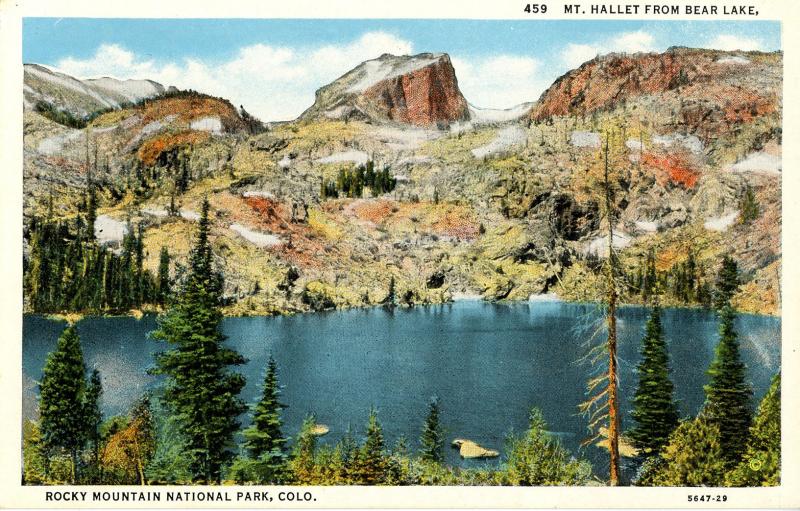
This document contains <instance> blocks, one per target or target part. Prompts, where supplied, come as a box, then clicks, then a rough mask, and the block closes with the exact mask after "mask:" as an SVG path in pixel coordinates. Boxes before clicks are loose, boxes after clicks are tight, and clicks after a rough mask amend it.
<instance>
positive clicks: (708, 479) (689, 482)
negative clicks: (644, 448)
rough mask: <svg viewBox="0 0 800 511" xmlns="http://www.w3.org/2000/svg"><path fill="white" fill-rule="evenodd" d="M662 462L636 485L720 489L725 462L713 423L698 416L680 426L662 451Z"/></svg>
mask: <svg viewBox="0 0 800 511" xmlns="http://www.w3.org/2000/svg"><path fill="white" fill-rule="evenodd" d="M662 457H663V463H662V464H661V465H660V466H659V467H658V468H656V469H655V472H656V473H655V474H653V475H652V476H651V477H648V478H647V480H645V481H639V482H638V483H637V484H640V485H648V486H649V485H653V486H721V485H722V482H723V478H724V476H725V461H724V459H723V450H722V446H721V442H720V431H719V427H717V425H716V424H714V423H712V422H709V421H707V420H706V419H705V418H704V417H703V416H702V415H701V416H700V417H698V418H697V419H694V420H691V421H686V422H683V423H681V424H680V425H679V426H678V427H677V428H676V429H675V431H674V432H673V433H672V435H671V436H670V441H669V443H668V444H667V445H666V447H665V448H664V451H663V454H662Z"/></svg>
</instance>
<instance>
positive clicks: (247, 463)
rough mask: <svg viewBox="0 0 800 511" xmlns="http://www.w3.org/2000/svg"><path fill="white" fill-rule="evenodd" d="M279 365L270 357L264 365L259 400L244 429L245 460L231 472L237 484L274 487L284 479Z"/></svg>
mask: <svg viewBox="0 0 800 511" xmlns="http://www.w3.org/2000/svg"><path fill="white" fill-rule="evenodd" d="M279 396H280V386H279V385H278V364H277V363H276V362H275V359H273V358H272V357H270V358H269V362H268V364H267V375H266V377H265V378H264V390H263V394H262V397H261V400H260V401H259V402H258V403H257V404H256V406H255V408H254V409H253V424H252V425H251V426H250V427H249V428H247V429H245V430H244V431H243V432H242V433H243V435H244V438H245V440H244V445H243V447H244V450H245V451H246V452H247V457H242V458H239V459H237V461H236V463H235V464H234V467H233V469H232V471H233V472H234V473H235V474H236V475H235V477H234V478H235V479H236V480H237V481H241V482H245V481H256V482H258V483H259V484H276V483H281V482H283V481H285V480H286V478H287V473H286V463H287V453H286V439H285V438H284V437H283V433H282V432H281V426H282V424H283V422H282V421H281V415H280V411H281V409H282V408H283V407H284V405H283V404H281V403H280V402H279V401H278V398H279Z"/></svg>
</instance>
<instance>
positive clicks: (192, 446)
mask: <svg viewBox="0 0 800 511" xmlns="http://www.w3.org/2000/svg"><path fill="white" fill-rule="evenodd" d="M208 211H209V204H208V201H204V202H203V209H202V213H201V215H200V221H199V225H198V231H197V239H196V242H195V246H194V249H193V251H192V254H191V256H190V268H189V274H188V276H187V278H186V282H185V283H184V284H183V286H182V289H181V292H180V293H179V294H178V295H177V297H176V299H175V301H174V302H173V303H172V304H171V305H170V308H169V309H168V310H167V312H166V313H165V314H164V315H163V316H161V317H160V318H159V328H158V330H156V331H155V332H153V337H154V338H155V339H158V340H162V341H166V342H168V343H170V344H171V345H173V346H174V347H173V348H172V349H170V350H169V351H166V352H162V353H159V354H158V355H157V356H156V370H155V371H154V372H155V373H156V374H163V375H165V376H166V377H167V383H166V385H165V389H164V401H165V403H166V404H167V407H168V408H169V411H170V412H171V413H172V414H173V415H174V416H175V417H176V419H177V420H176V422H177V425H178V429H179V431H180V433H181V436H182V439H183V442H184V445H183V451H184V453H185V454H186V456H187V457H188V459H189V470H190V472H191V476H192V480H194V481H205V482H209V483H210V482H220V481H221V479H222V470H223V466H224V465H226V464H227V462H228V461H230V460H231V459H232V458H233V453H232V451H231V448H232V446H233V435H234V433H235V432H236V431H237V430H238V429H239V421H238V418H237V417H238V416H239V414H241V413H242V412H244V411H245V409H246V407H245V406H244V403H242V401H241V400H240V399H239V398H238V397H237V396H238V394H239V392H240V391H241V390H242V388H243V387H244V385H245V380H244V377H242V376H241V375H240V374H237V373H234V372H232V371H231V370H230V366H235V365H239V364H243V363H244V361H245V360H244V358H243V357H242V356H241V355H240V354H238V353H237V352H236V351H234V350H232V349H230V348H227V347H225V346H224V344H223V343H224V341H225V336H223V335H222V333H221V332H220V322H221V321H222V313H221V312H220V297H221V292H222V277H221V275H220V274H219V273H218V272H217V271H216V270H215V268H214V264H213V256H212V254H211V245H210V242H209V239H208V233H209V229H210V223H209V218H208Z"/></svg>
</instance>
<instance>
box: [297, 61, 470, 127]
mask: <svg viewBox="0 0 800 511" xmlns="http://www.w3.org/2000/svg"><path fill="white" fill-rule="evenodd" d="M469 117H470V113H469V106H468V104H467V101H466V99H464V96H463V95H462V94H461V91H460V90H459V88H458V80H457V79H456V74H455V70H454V69H453V65H452V64H451V62H450V57H449V56H448V55H447V54H445V53H436V54H434V53H420V54H419V55H414V56H395V55H389V54H384V55H382V56H380V57H379V58H377V59H374V60H369V61H367V62H364V63H362V64H360V65H359V66H358V67H356V68H354V69H353V70H351V71H349V72H348V73H346V74H345V75H343V76H342V77H340V78H339V79H337V80H336V81H334V82H333V83H330V84H328V85H326V86H325V87H322V88H321V89H319V90H318V91H317V95H316V101H315V102H314V105H313V106H312V107H311V108H309V109H308V110H306V111H305V112H304V113H303V114H302V116H301V118H303V119H325V118H328V119H351V118H356V119H372V120H383V121H395V122H400V123H405V124H412V125H416V126H432V125H437V124H441V123H445V124H449V123H451V122H455V121H465V120H468V119H469Z"/></svg>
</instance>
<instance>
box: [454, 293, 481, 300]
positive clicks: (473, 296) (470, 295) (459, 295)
mask: <svg viewBox="0 0 800 511" xmlns="http://www.w3.org/2000/svg"><path fill="white" fill-rule="evenodd" d="M451 298H452V299H453V301H454V302H467V301H469V302H474V301H478V300H483V296H481V295H476V294H474V293H453V295H452V296H451Z"/></svg>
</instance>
